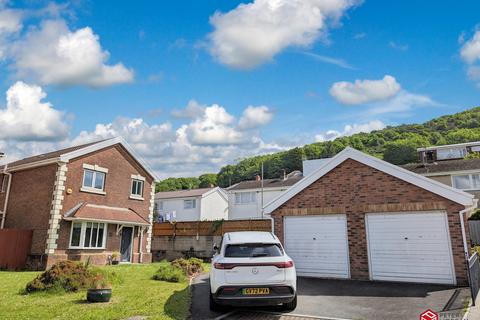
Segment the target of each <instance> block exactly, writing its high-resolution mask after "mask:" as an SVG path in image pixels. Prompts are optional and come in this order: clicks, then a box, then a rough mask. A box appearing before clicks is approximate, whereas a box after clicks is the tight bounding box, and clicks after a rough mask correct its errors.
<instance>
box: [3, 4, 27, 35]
mask: <svg viewBox="0 0 480 320" xmlns="http://www.w3.org/2000/svg"><path fill="white" fill-rule="evenodd" d="M21 28H22V13H21V11H20V10H14V9H2V10H1V11H0V34H6V33H14V32H18V31H20V29H21Z"/></svg>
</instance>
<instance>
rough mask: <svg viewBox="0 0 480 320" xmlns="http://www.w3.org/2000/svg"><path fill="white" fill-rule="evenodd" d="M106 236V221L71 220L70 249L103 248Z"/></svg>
mask: <svg viewBox="0 0 480 320" xmlns="http://www.w3.org/2000/svg"><path fill="white" fill-rule="evenodd" d="M106 236H107V224H106V223H101V222H72V230H71V232H70V249H104V248H105V241H106Z"/></svg>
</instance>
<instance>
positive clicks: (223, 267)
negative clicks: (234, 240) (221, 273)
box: [213, 262, 238, 270]
mask: <svg viewBox="0 0 480 320" xmlns="http://www.w3.org/2000/svg"><path fill="white" fill-rule="evenodd" d="M237 265H238V264H236V263H218V262H217V263H214V264H213V267H214V268H215V269H221V270H230V269H233V268H235V267H236V266H237Z"/></svg>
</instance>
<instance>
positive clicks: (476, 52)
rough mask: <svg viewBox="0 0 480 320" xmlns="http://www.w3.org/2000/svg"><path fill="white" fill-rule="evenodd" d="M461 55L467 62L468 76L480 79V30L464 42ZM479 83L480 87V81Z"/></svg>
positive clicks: (475, 79)
mask: <svg viewBox="0 0 480 320" xmlns="http://www.w3.org/2000/svg"><path fill="white" fill-rule="evenodd" d="M462 37H464V36H462ZM460 56H461V57H462V59H463V61H465V63H466V64H467V75H468V77H469V78H470V79H472V80H474V81H477V80H480V63H479V62H480V30H476V32H475V34H474V35H473V37H472V38H471V39H470V40H468V41H466V42H464V43H463V46H462V47H461V48H460ZM477 84H478V86H479V87H480V82H478V83H477Z"/></svg>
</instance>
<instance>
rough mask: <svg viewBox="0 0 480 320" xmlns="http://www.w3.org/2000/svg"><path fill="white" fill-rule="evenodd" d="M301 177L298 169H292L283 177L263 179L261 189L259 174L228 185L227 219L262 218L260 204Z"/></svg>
mask: <svg viewBox="0 0 480 320" xmlns="http://www.w3.org/2000/svg"><path fill="white" fill-rule="evenodd" d="M302 177H303V176H302V173H301V172H300V171H293V172H292V173H290V174H288V175H287V176H286V177H285V178H283V179H282V178H278V179H264V180H263V189H262V180H261V178H260V176H257V178H256V179H255V180H247V181H241V182H239V183H236V184H234V185H232V186H231V187H228V188H227V191H228V204H229V213H228V219H229V220H239V219H262V218H263V216H262V204H263V205H266V204H267V203H269V202H270V201H272V200H273V199H275V198H276V197H278V196H279V195H281V194H282V193H284V192H285V191H286V190H288V189H289V188H290V187H291V186H293V185H294V184H295V183H297V182H298V181H300V180H301V179H302ZM262 190H263V192H262ZM262 197H263V199H262Z"/></svg>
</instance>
